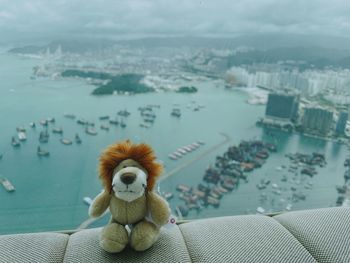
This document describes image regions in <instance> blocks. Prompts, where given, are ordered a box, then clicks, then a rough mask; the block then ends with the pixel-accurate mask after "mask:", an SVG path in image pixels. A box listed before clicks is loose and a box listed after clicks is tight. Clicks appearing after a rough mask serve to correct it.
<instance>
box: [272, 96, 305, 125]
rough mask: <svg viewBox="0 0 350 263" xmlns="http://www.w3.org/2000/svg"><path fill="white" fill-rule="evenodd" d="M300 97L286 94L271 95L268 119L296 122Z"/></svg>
mask: <svg viewBox="0 0 350 263" xmlns="http://www.w3.org/2000/svg"><path fill="white" fill-rule="evenodd" d="M298 111H299V96H297V95H290V94H286V93H270V94H269V96H268V100H267V105H266V112H265V115H266V117H272V118H278V119H283V120H292V121H296V120H297V118H298Z"/></svg>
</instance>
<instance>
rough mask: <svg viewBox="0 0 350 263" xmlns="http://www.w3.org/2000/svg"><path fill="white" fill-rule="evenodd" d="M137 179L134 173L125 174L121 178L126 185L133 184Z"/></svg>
mask: <svg viewBox="0 0 350 263" xmlns="http://www.w3.org/2000/svg"><path fill="white" fill-rule="evenodd" d="M135 179H136V174H134V173H125V174H122V175H121V176H120V180H121V181H122V182H123V183H124V184H132V183H133V182H134V181H135Z"/></svg>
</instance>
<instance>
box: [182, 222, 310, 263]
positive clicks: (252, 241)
mask: <svg viewBox="0 0 350 263" xmlns="http://www.w3.org/2000/svg"><path fill="white" fill-rule="evenodd" d="M180 230H181V232H182V233H183V236H184V238H185V241H186V244H187V248H188V251H189V253H190V257H191V260H192V262H215V263H218V262H261V263H262V262H268V263H271V262H303V263H305V262H316V261H315V259H314V258H313V257H312V256H311V255H310V253H309V252H308V251H307V250H306V249H305V248H304V247H303V246H302V245H301V244H300V243H299V242H298V241H297V240H296V239H295V238H294V237H293V236H292V234H290V233H289V232H288V231H287V230H286V229H285V228H284V227H282V226H281V225H280V224H279V223H277V222H276V221H275V220H274V219H272V218H270V217H267V216H236V217H220V218H211V219H205V220H198V221H194V222H190V223H186V224H182V225H180Z"/></svg>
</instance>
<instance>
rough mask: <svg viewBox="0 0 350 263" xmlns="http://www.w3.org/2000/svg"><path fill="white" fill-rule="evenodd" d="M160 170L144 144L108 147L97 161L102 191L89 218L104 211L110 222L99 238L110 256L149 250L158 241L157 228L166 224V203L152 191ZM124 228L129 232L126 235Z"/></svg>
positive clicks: (120, 144)
mask: <svg viewBox="0 0 350 263" xmlns="http://www.w3.org/2000/svg"><path fill="white" fill-rule="evenodd" d="M161 172H162V166H161V165H160V164H159V163H157V162H156V157H155V155H154V152H153V150H152V148H151V147H150V146H149V145H147V144H143V143H141V144H133V143H131V142H130V141H129V140H127V141H123V142H121V143H117V144H114V145H111V146H109V147H108V148H107V149H106V150H105V151H104V152H103V153H102V155H101V157H100V165H99V173H100V179H101V180H102V183H103V186H104V190H103V191H102V192H101V193H100V194H99V195H97V196H96V197H95V199H94V200H93V202H92V204H91V206H90V208H89V215H90V216H91V217H99V216H101V215H102V214H103V213H104V212H105V211H106V210H107V208H109V210H110V212H111V215H112V216H111V219H110V221H109V223H108V225H106V226H105V227H104V228H103V229H102V231H101V235H100V245H101V247H102V248H103V249H104V250H105V251H107V252H110V253H117V252H120V251H122V250H123V249H124V248H125V246H126V245H127V244H128V243H130V246H131V247H132V248H133V249H135V250H137V251H144V250H146V249H148V248H150V247H151V246H152V245H153V244H154V243H155V242H156V241H157V239H158V236H159V232H160V227H161V226H162V225H165V224H166V223H167V222H168V219H169V216H170V209H169V206H168V203H167V202H166V201H165V200H164V199H163V198H162V197H160V196H159V195H158V194H157V193H156V192H154V191H153V188H154V185H155V183H156V180H157V178H158V177H159V176H160V174H161ZM126 226H129V228H130V229H131V231H129V232H130V234H129V233H128V231H127V229H126Z"/></svg>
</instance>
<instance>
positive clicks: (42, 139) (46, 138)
mask: <svg viewBox="0 0 350 263" xmlns="http://www.w3.org/2000/svg"><path fill="white" fill-rule="evenodd" d="M48 141H49V133H48V132H47V130H45V131H41V132H40V134H39V142H41V143H47V142H48Z"/></svg>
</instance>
